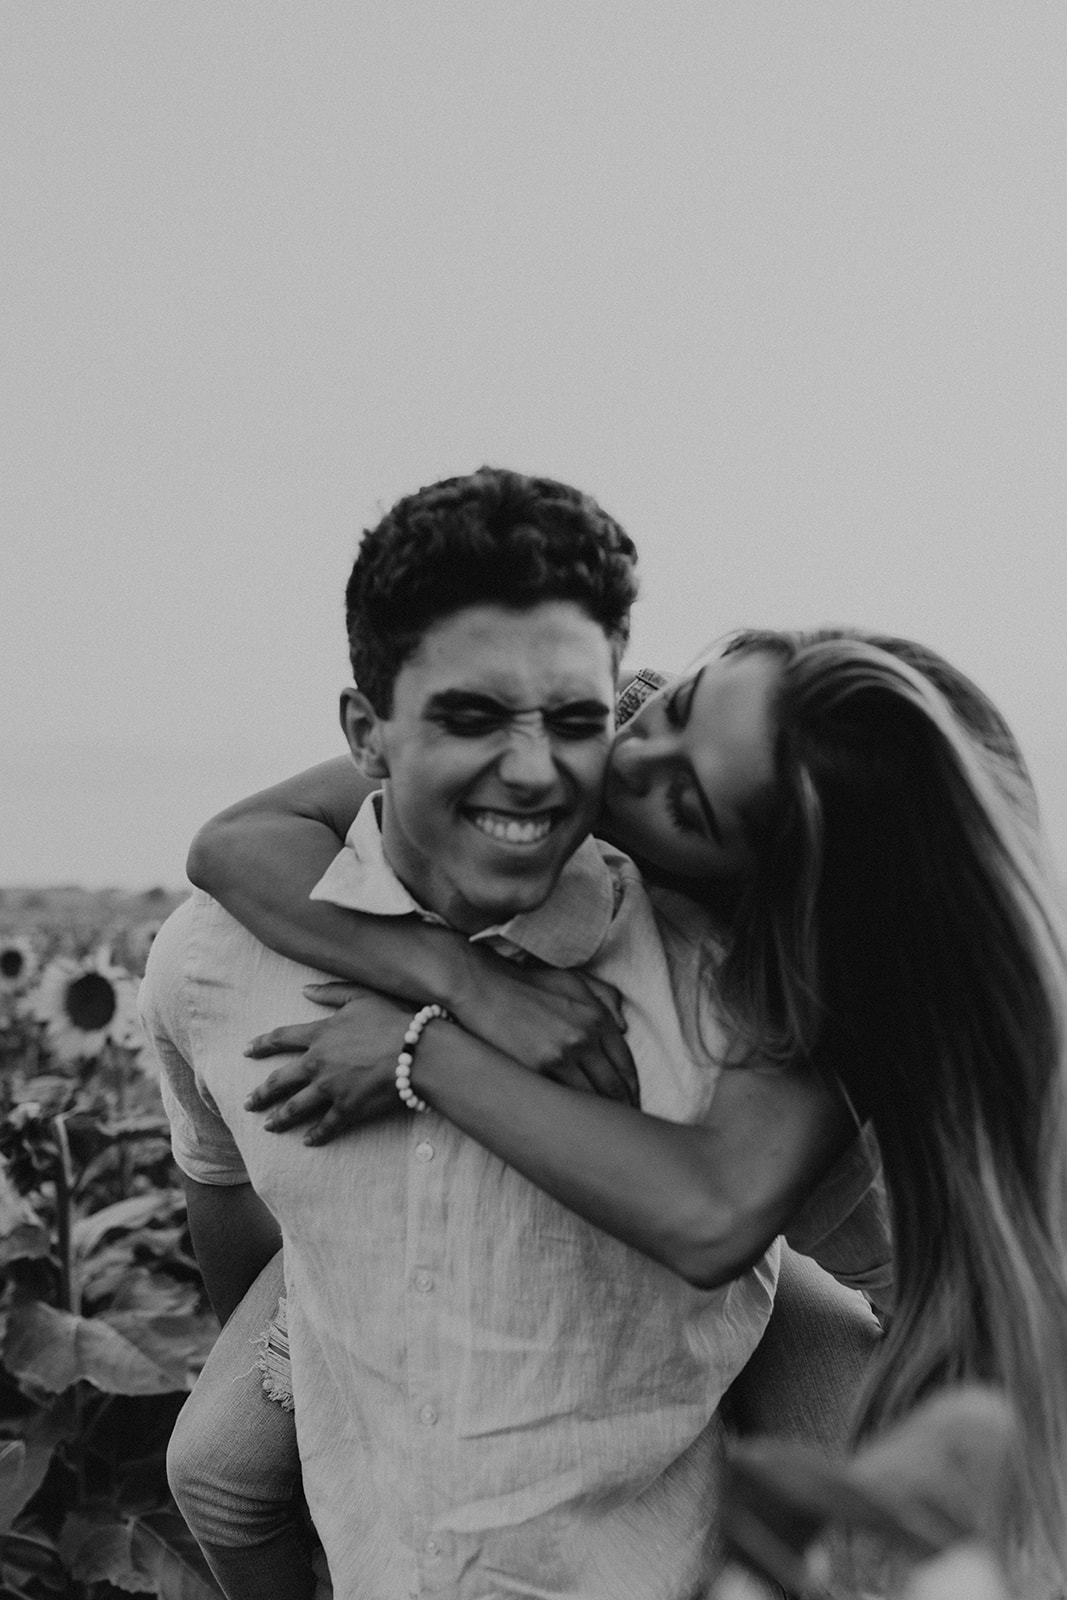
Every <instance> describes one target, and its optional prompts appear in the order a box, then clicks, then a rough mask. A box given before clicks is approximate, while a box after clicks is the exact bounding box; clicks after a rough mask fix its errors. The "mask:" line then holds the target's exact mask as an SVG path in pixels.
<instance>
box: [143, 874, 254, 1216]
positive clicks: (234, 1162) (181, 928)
mask: <svg viewBox="0 0 1067 1600" xmlns="http://www.w3.org/2000/svg"><path fill="white" fill-rule="evenodd" d="M192 915H193V910H192V908H191V906H189V905H188V904H186V905H184V906H181V907H179V909H178V911H176V912H175V913H174V914H173V915H172V916H171V917H169V918H168V919H167V921H166V922H165V923H164V924H163V927H162V928H160V930H159V933H158V934H157V935H156V938H155V940H154V941H153V944H152V949H151V951H150V952H149V957H148V962H147V965H146V967H145V975H144V981H143V982H142V984H141V990H140V995H139V997H138V1006H139V1009H140V1013H141V1023H142V1026H143V1027H144V1031H145V1034H146V1036H147V1038H148V1041H149V1044H150V1045H151V1047H152V1049H153V1051H154V1052H155V1055H156V1059H157V1060H158V1062H159V1067H160V1090H161V1092H162V1095H163V1106H164V1109H165V1111H166V1113H167V1117H168V1119H169V1121H170V1143H171V1150H172V1151H173V1154H174V1159H175V1161H176V1162H177V1164H178V1167H179V1169H180V1170H181V1171H182V1172H184V1173H185V1175H186V1177H188V1178H192V1179H194V1180H195V1182H197V1183H209V1184H238V1183H248V1182H249V1181H250V1180H249V1177H248V1172H247V1170H246V1168H245V1164H244V1161H243V1160H242V1158H241V1153H240V1151H239V1150H238V1148H237V1144H236V1141H235V1140H234V1137H233V1134H232V1133H231V1132H230V1130H229V1128H228V1127H227V1125H226V1123H225V1122H224V1121H223V1119H222V1117H221V1116H220V1115H219V1111H218V1108H217V1107H216V1105H215V1103H214V1101H213V1100H212V1098H211V1096H210V1094H209V1093H208V1091H207V1089H206V1087H205V1086H204V1085H203V1083H202V1082H201V1081H200V1079H199V1077H198V1075H197V1072H196V1068H195V1065H194V1054H195V1052H194V1049H193V1045H192V1042H191V1039H190V1029H189V1019H188V1011H189V993H188V985H189V981H190V980H189V976H188V971H187V966H186V959H185V958H186V939H187V937H188V923H189V919H190V917H191V916H192Z"/></svg>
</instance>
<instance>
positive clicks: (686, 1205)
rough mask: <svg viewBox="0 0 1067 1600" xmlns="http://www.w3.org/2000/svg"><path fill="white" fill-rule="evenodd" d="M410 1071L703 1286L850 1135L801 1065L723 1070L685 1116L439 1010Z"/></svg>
mask: <svg viewBox="0 0 1067 1600" xmlns="http://www.w3.org/2000/svg"><path fill="white" fill-rule="evenodd" d="M415 1083H416V1087H417V1089H418V1093H419V1094H420V1095H422V1096H423V1097H424V1098H425V1099H426V1100H428V1101H429V1102H430V1104H431V1105H433V1107H434V1109H435V1110H437V1111H439V1112H440V1113H441V1114H442V1115H444V1116H446V1117H448V1118H449V1120H450V1121H452V1122H454V1123H455V1124H456V1125H457V1126H458V1127H460V1128H462V1129H463V1131H464V1132H465V1133H468V1134H470V1136H471V1137H472V1138H474V1139H477V1140H478V1142H479V1143H481V1144H484V1145H485V1146H486V1147H487V1148H488V1149H490V1150H492V1151H493V1152H494V1153H495V1154H496V1155H498V1156H499V1157H500V1158H501V1159H502V1160H504V1161H506V1162H507V1163H508V1164H509V1165H510V1166H513V1167H514V1168H515V1169H516V1170H517V1171H519V1172H521V1173H522V1174H523V1175H524V1176H525V1177H527V1178H529V1179H530V1180H531V1182H533V1183H535V1184H537V1186H538V1187H539V1188H542V1189H544V1190H546V1191H547V1192H548V1193H549V1194H551V1195H553V1196H554V1197H555V1198H556V1199H557V1200H559V1201H560V1202H561V1203H562V1204H563V1205H565V1206H567V1207H568V1208H569V1209H570V1210H572V1211H575V1212H577V1213H578V1215H580V1216H582V1217H584V1218H585V1219H586V1220H587V1221H589V1222H592V1223H594V1224H596V1225H597V1226H598V1227H600V1228H603V1229H604V1231H605V1232H607V1233H610V1234H612V1235H614V1236H615V1237H616V1238H619V1239H622V1240H623V1241H624V1242H625V1243H627V1244H630V1245H633V1246H634V1248H635V1249H638V1250H640V1251H642V1252H643V1253H644V1254H645V1255H648V1256H651V1257H652V1258H653V1259H654V1260H656V1261H659V1262H661V1263H662V1264H663V1265H664V1266H667V1267H669V1268H671V1270H673V1271H675V1272H677V1273H679V1274H680V1275H681V1276H682V1277H684V1278H686V1279H688V1281H689V1282H691V1283H693V1284H695V1285H697V1286H698V1287H701V1288H712V1287H715V1286H716V1285H718V1284H721V1283H725V1282H727V1281H729V1280H730V1279H731V1278H734V1277H736V1276H737V1275H738V1274H739V1273H740V1272H742V1271H744V1270H745V1269H746V1268H747V1267H748V1266H750V1265H751V1264H752V1263H753V1262H754V1261H756V1260H758V1259H759V1257H760V1256H761V1255H762V1253H763V1252H764V1250H766V1249H767V1247H768V1245H769V1244H770V1243H771V1241H772V1240H773V1239H774V1238H775V1236H776V1235H777V1234H778V1233H780V1232H781V1231H782V1230H783V1228H784V1227H785V1226H786V1224H787V1223H788V1221H789V1218H790V1217H791V1216H792V1215H793V1213H794V1211H795V1210H796V1209H797V1207H798V1206H799V1205H800V1204H801V1202H802V1201H803V1199H804V1198H805V1196H806V1195H807V1194H808V1193H809V1192H810V1190H811V1189H812V1188H813V1187H814V1185H815V1184H816V1183H817V1182H818V1179H819V1178H820V1177H821V1175H822V1173H823V1172H824V1171H825V1170H826V1168H827V1167H828V1166H829V1165H830V1163H831V1162H832V1161H833V1160H835V1159H836V1157H837V1156H838V1155H839V1154H840V1153H841V1150H842V1149H843V1148H844V1146H845V1145H846V1144H847V1142H848V1139H849V1138H850V1136H851V1130H850V1128H849V1124H848V1118H847V1114H846V1113H845V1111H844V1109H843V1107H842V1106H841V1105H840V1103H839V1101H838V1100H837V1098H836V1097H835V1096H834V1095H833V1094H832V1093H831V1092H830V1091H828V1090H827V1089H826V1088H825V1087H824V1086H823V1085H822V1084H821V1083H820V1082H819V1081H818V1080H817V1079H815V1078H813V1077H810V1076H802V1075H799V1074H795V1075H794V1074H789V1073H782V1072H774V1071H763V1070H760V1069H751V1070H740V1069H735V1070H731V1071H727V1072H724V1073H723V1075H722V1078H721V1080H720V1084H719V1086H718V1088H717V1091H716V1094H715V1097H714V1100H713V1102H712V1108H711V1112H710V1115H709V1117H708V1118H707V1120H706V1121H705V1122H704V1123H702V1124H700V1125H699V1126H683V1125H681V1124H678V1123H672V1122H665V1121H663V1120H661V1119H659V1118H657V1117H649V1116H646V1115H644V1114H643V1113H641V1112H637V1111H633V1110H630V1109H629V1108H627V1107H625V1106H621V1105H619V1104H617V1103H613V1102H609V1101H606V1100H602V1099H598V1098H596V1097H593V1096H589V1095H582V1094H578V1093H575V1092H574V1091H573V1090H570V1089H566V1088H562V1087H560V1086H559V1085H558V1084H554V1083H551V1082H547V1081H545V1080H544V1079H542V1078H538V1077H535V1076H533V1075H532V1074H530V1073H527V1072H524V1071H522V1069H521V1068H519V1067H516V1066H515V1065H514V1064H512V1063H509V1062H507V1061H506V1060H504V1059H503V1058H502V1057H501V1056H500V1055H499V1054H498V1053H496V1052H495V1051H492V1050H491V1049H489V1048H488V1047H486V1046H484V1045H482V1044H481V1043H480V1042H479V1041H477V1040H472V1039H470V1038H469V1036H467V1035H466V1034H464V1033H463V1032H462V1030H461V1029H459V1028H456V1027H454V1026H452V1025H449V1024H444V1023H434V1024H432V1025H431V1026H430V1028H428V1029H427V1030H426V1032H425V1033H424V1035H423V1037H422V1039H421V1041H420V1043H419V1048H418V1053H417V1059H416V1066H415Z"/></svg>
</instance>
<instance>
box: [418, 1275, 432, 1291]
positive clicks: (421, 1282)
mask: <svg viewBox="0 0 1067 1600" xmlns="http://www.w3.org/2000/svg"><path fill="white" fill-rule="evenodd" d="M415 1287H416V1289H417V1290H418V1291H419V1293H420V1294H429V1292H430V1290H431V1289H432V1288H433V1276H432V1274H431V1273H429V1272H416V1274H415Z"/></svg>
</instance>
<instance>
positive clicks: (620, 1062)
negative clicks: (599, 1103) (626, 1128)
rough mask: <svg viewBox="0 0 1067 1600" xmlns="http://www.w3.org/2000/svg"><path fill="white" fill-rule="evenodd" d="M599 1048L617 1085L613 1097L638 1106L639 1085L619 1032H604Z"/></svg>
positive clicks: (632, 1059)
mask: <svg viewBox="0 0 1067 1600" xmlns="http://www.w3.org/2000/svg"><path fill="white" fill-rule="evenodd" d="M600 1048H601V1050H602V1051H603V1052H604V1055H605V1057H606V1059H607V1061H608V1064H609V1067H610V1069H611V1074H612V1078H613V1081H614V1082H615V1084H616V1085H617V1086H618V1087H617V1090H616V1093H615V1096H614V1098H615V1099H618V1100H625V1101H626V1102H627V1103H628V1104H629V1105H632V1106H639V1105H640V1104H641V1085H640V1083H639V1082H638V1078H637V1068H636V1067H635V1066H634V1058H633V1056H632V1055H631V1054H630V1047H629V1045H628V1044H627V1043H626V1040H625V1039H624V1038H623V1037H622V1035H621V1034H620V1033H605V1035H604V1037H603V1038H602V1039H601V1041H600Z"/></svg>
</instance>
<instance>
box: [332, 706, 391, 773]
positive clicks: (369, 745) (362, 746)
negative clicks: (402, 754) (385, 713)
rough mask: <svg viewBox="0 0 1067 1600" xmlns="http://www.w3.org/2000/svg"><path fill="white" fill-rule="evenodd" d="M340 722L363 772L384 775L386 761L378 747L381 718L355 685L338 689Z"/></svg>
mask: <svg viewBox="0 0 1067 1600" xmlns="http://www.w3.org/2000/svg"><path fill="white" fill-rule="evenodd" d="M341 726H342V728H343V729H344V730H345V738H346V739H347V740H348V748H349V749H350V750H351V752H352V759H353V760H354V761H355V763H356V766H357V767H358V768H359V770H360V772H362V774H363V776H364V777H365V778H387V777H388V776H389V765H388V762H387V761H386V759H385V753H384V750H383V748H382V747H383V743H384V741H383V738H382V718H381V717H380V716H379V715H378V713H377V711H375V709H374V707H373V706H372V705H371V703H370V701H369V700H368V699H367V696H366V695H365V694H361V693H360V691H359V690H358V689H342V690H341Z"/></svg>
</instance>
